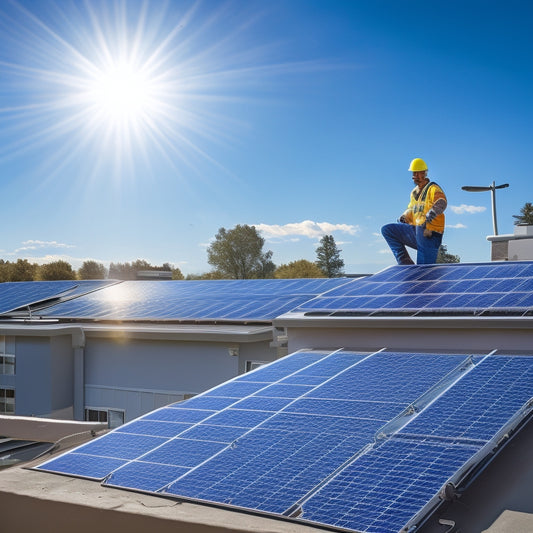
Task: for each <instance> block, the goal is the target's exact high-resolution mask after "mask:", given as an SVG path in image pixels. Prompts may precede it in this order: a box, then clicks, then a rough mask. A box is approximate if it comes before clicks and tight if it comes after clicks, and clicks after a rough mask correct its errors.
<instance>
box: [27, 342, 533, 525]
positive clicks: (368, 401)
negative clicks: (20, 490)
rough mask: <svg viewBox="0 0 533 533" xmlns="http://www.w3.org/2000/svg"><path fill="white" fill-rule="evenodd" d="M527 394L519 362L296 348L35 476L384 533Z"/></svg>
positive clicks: (519, 407)
mask: <svg viewBox="0 0 533 533" xmlns="http://www.w3.org/2000/svg"><path fill="white" fill-rule="evenodd" d="M532 397H533V356H500V355H488V356H475V357H470V356H466V355H461V354H420V353H392V352H386V351H380V352H376V353H373V354H368V353H361V352H353V351H345V350H340V351H336V352H326V351H302V352H297V353H295V354H292V355H289V356H287V357H285V358H283V359H280V360H278V361H275V362H274V363H271V364H269V365H265V366H263V367H260V368H258V369H257V370H255V371H253V372H250V373H247V374H244V375H242V376H239V377H237V378H235V379H233V380H231V381H228V382H226V383H224V384H222V385H220V386H218V387H215V388H214V389H211V390H209V391H207V392H205V393H203V394H201V395H199V396H196V397H194V398H192V399H190V400H187V401H184V402H180V403H177V404H173V405H171V406H169V407H165V408H162V409H159V410H156V411H154V412H152V413H149V414H147V415H145V416H143V417H141V418H139V419H137V420H135V421H133V422H130V423H128V424H125V425H124V426H121V427H119V428H117V429H116V430H114V431H112V432H110V433H108V434H107V435H105V436H103V437H100V438H98V439H95V440H94V441H92V442H90V443H88V444H85V445H83V446H80V447H78V448H77V449H75V450H72V451H70V452H68V453H66V454H64V455H62V456H59V457H57V458H54V459H51V460H49V461H47V462H46V463H44V464H42V465H40V466H39V467H37V469H38V470H43V471H48V472H55V473H62V474H67V475H72V476H80V477H86V478H90V479H95V480H100V481H102V482H103V483H104V484H105V485H108V486H113V487H123V488H128V489H134V490H141V491H148V492H153V493H156V494H164V495H167V496H171V497H176V498H181V499H188V500H192V501H198V502H208V503H212V504H216V505H223V506H229V507H232V508H240V509H246V510H252V511H255V512H259V513H267V514H275V515H279V516H282V517H285V518H286V519H289V520H296V521H304V522H309V523H314V524H322V525H327V526H329V527H333V528H337V529H343V530H356V531H365V532H381V533H387V532H397V531H399V530H400V529H401V528H402V527H404V526H408V527H410V526H412V525H416V524H419V523H420V522H421V521H422V520H423V518H424V516H426V515H427V513H428V512H429V511H430V510H431V509H433V508H434V507H435V505H437V504H438V502H439V498H438V494H439V491H441V489H442V488H443V486H444V485H445V484H447V483H448V482H451V483H453V484H454V485H455V486H459V485H460V484H461V483H462V482H465V481H466V480H467V476H468V475H469V474H470V473H471V472H472V467H474V466H476V465H481V464H482V461H483V459H484V458H485V457H487V456H489V455H490V454H491V453H492V451H493V450H494V449H495V448H496V447H497V446H498V445H499V442H500V441H501V440H502V436H503V435H506V434H509V433H510V432H512V430H513V429H514V428H515V427H516V426H517V425H518V424H519V422H520V421H521V420H522V419H523V418H524V417H525V416H526V415H527V414H528V413H529V410H530V409H531V398H532ZM528 402H529V404H528Z"/></svg>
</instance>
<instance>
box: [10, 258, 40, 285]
mask: <svg viewBox="0 0 533 533" xmlns="http://www.w3.org/2000/svg"><path fill="white" fill-rule="evenodd" d="M9 266H10V268H9V271H10V275H9V281H33V280H34V279H35V278H36V276H37V271H38V270H39V265H38V264H37V263H30V262H29V261H28V260H27V259H17V262H16V263H11V264H10V265H9Z"/></svg>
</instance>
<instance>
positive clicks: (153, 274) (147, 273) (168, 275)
mask: <svg viewBox="0 0 533 533" xmlns="http://www.w3.org/2000/svg"><path fill="white" fill-rule="evenodd" d="M136 277H137V279H147V280H154V281H157V280H170V279H172V272H171V271H170V270H139V271H137V273H136Z"/></svg>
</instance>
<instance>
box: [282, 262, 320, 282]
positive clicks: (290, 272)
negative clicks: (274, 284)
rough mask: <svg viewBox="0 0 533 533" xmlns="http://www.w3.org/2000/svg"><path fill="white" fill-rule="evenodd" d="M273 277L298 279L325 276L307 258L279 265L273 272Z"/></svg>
mask: <svg viewBox="0 0 533 533" xmlns="http://www.w3.org/2000/svg"><path fill="white" fill-rule="evenodd" d="M274 277H275V278H278V279H299V278H325V277H326V275H325V274H324V272H322V270H320V268H318V266H317V265H316V264H315V263H311V261H307V259H300V260H298V261H292V262H290V263H289V264H287V265H281V266H279V267H278V268H277V269H276V271H275V272H274Z"/></svg>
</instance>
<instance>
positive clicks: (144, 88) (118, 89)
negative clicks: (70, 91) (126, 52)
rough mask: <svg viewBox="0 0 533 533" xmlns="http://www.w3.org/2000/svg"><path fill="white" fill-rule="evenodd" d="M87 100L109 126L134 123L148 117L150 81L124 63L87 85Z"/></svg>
mask: <svg viewBox="0 0 533 533" xmlns="http://www.w3.org/2000/svg"><path fill="white" fill-rule="evenodd" d="M89 85H90V88H89V92H88V95H87V96H88V100H89V101H90V100H93V105H94V107H95V110H96V111H97V112H98V113H100V114H101V119H102V120H110V121H111V122H118V123H120V122H132V123H133V122H136V121H138V120H140V119H142V117H143V116H144V115H151V114H152V113H151V111H152V110H151V109H150V103H152V104H153V103H154V101H155V98H154V97H155V94H151V89H152V86H153V82H152V80H151V79H150V77H149V76H148V75H147V74H146V73H144V72H143V71H142V69H138V68H136V67H135V66H134V65H132V64H129V63H127V62H124V63H118V64H116V65H113V66H112V67H111V68H109V69H107V70H105V71H103V72H100V73H99V74H98V75H97V76H95V79H94V80H93V82H89Z"/></svg>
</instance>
